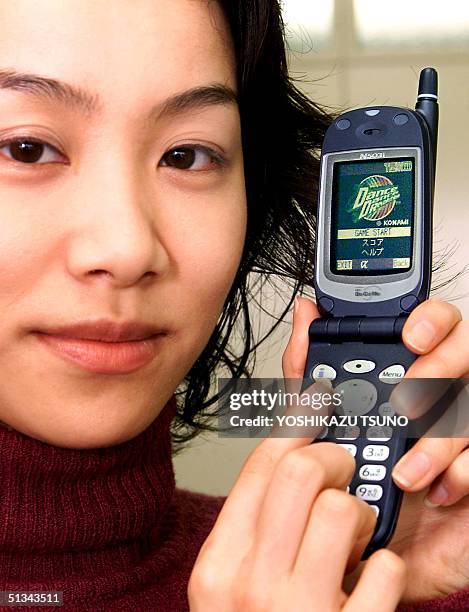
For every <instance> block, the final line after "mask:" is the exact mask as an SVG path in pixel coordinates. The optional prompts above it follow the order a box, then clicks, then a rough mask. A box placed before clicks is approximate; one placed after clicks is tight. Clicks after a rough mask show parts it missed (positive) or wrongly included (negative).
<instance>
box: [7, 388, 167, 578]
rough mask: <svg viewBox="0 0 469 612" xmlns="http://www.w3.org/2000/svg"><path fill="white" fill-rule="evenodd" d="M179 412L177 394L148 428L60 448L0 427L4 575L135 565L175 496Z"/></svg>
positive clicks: (57, 574) (81, 573) (58, 574)
mask: <svg viewBox="0 0 469 612" xmlns="http://www.w3.org/2000/svg"><path fill="white" fill-rule="evenodd" d="M175 413H176V399H175V397H174V396H173V397H172V398H171V399H170V400H169V401H168V403H167V404H166V406H165V407H164V408H163V410H162V411H161V413H160V414H159V416H158V417H157V418H156V419H155V420H154V421H153V423H151V425H150V426H149V427H148V428H147V429H146V430H145V431H143V432H141V433H140V434H139V435H138V436H136V437H135V438H133V439H131V440H128V441H126V442H123V443H121V444H118V445H116V446H111V447H107V448H99V449H68V448H60V447H56V446H52V445H49V444H46V443H44V442H41V441H39V440H37V439H34V438H31V437H29V436H26V435H24V434H22V433H20V432H17V431H16V430H13V429H9V428H6V427H0V483H1V492H0V516H1V520H0V574H1V576H2V579H3V580H6V581H9V582H10V583H12V582H21V583H23V582H29V581H33V582H41V581H46V580H47V579H50V577H51V576H54V578H56V579H59V580H60V579H61V578H62V577H63V578H65V577H70V576H76V577H77V578H78V577H83V578H84V577H86V576H92V575H93V573H94V572H95V571H97V570H98V568H100V569H101V571H102V568H103V566H104V567H108V568H109V570H110V571H120V570H126V569H128V568H131V567H135V565H136V564H137V563H138V562H139V561H140V560H141V559H142V557H143V556H144V555H145V551H146V550H147V549H148V547H149V546H151V545H152V543H153V542H154V541H155V539H157V538H158V530H159V526H160V524H161V522H162V519H163V518H164V516H165V514H166V512H167V510H168V508H169V506H170V503H171V500H172V498H173V493H174V490H175V479H174V471H173V465H172V458H171V437H170V424H171V421H172V419H173V417H174V415H175ZM3 580H2V582H3Z"/></svg>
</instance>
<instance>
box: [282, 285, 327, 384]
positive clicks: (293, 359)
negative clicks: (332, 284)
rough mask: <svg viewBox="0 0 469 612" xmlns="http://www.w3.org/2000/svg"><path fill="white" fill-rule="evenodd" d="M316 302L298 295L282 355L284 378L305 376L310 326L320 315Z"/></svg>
mask: <svg viewBox="0 0 469 612" xmlns="http://www.w3.org/2000/svg"><path fill="white" fill-rule="evenodd" d="M319 316H320V315H319V311H318V309H317V306H316V304H315V303H314V302H313V301H312V300H309V299H308V298H304V297H303V298H301V297H297V298H296V300H295V308H294V309H293V328H292V332H291V335H290V339H289V341H288V344H287V346H286V348H285V352H284V353H283V357H282V369H283V376H284V378H287V379H288V378H303V374H304V371H305V366H306V357H307V355H308V347H309V334H308V331H309V326H310V324H311V321H313V319H317V318H318V317H319Z"/></svg>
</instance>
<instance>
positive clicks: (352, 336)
mask: <svg viewBox="0 0 469 612" xmlns="http://www.w3.org/2000/svg"><path fill="white" fill-rule="evenodd" d="M407 317H408V315H400V316H398V317H355V316H346V317H322V318H318V319H314V321H312V322H311V324H310V326H309V337H310V340H312V341H314V340H319V341H321V342H331V343H341V342H384V343H395V342H399V341H401V338H402V336H401V334H402V328H403V327H404V323H405V322H406V320H407Z"/></svg>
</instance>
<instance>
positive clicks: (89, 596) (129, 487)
mask: <svg viewBox="0 0 469 612" xmlns="http://www.w3.org/2000/svg"><path fill="white" fill-rule="evenodd" d="M175 410H176V401H175V398H174V397H173V398H172V399H171V400H170V401H169V402H168V403H167V404H166V406H165V407H164V409H163V411H162V412H161V414H160V415H159V416H158V418H157V419H155V421H154V422H153V423H152V424H151V425H150V426H149V427H148V428H147V429H146V430H145V431H143V432H142V433H141V434H139V435H138V436H137V437H135V438H133V439H132V440H129V441H127V442H124V443H122V444H119V445H117V446H112V447H108V448H102V449H83V450H80V449H64V448H59V447H55V446H52V445H49V444H45V443H43V442H41V441H39V440H36V439H34V438H31V437H28V436H25V435H23V434H21V433H19V432H17V431H15V430H12V429H10V428H7V427H0V483H1V490H0V590H3V591H5V590H10V591H63V606H62V607H59V608H57V607H51V606H41V608H40V609H41V610H57V609H62V610H64V611H65V610H66V611H73V612H78V611H80V612H81V611H87V610H90V611H91V610H93V612H113V611H114V610H122V611H124V610H128V611H132V612H135V611H139V612H145V611H149V612H150V611H155V612H182V611H187V610H188V603H187V594H186V589H187V582H188V580H189V576H190V573H191V571H192V567H193V564H194V562H195V559H196V557H197V554H198V552H199V550H200V547H201V545H202V543H203V542H204V540H205V538H206V537H207V536H208V534H209V532H210V530H211V528H212V526H213V523H214V522H215V519H216V517H217V514H218V512H219V511H220V508H221V506H222V504H223V501H224V499H225V498H223V497H212V496H208V495H203V494H200V493H193V492H190V491H185V490H181V489H178V488H176V487H175V479H174V471H173V465H172V459H171V441H170V423H171V420H172V418H173V417H174V414H175ZM240 520H242V519H241V518H240ZM33 608H34V606H33ZM33 608H32V607H23V606H21V607H20V608H19V609H21V610H23V609H24V610H26V609H33ZM0 609H1V610H11V609H12V608H11V607H3V606H0ZM36 609H39V608H37V607H36ZM406 609H407V608H406ZM413 609H415V610H419V611H420V612H431V611H434V610H469V591H467V592H465V593H456V594H454V595H452V596H450V597H448V598H446V599H444V600H439V601H438V600H435V601H432V602H427V603H425V604H422V605H421V606H419V607H417V608H413ZM207 612H212V611H209V610H207ZM217 612H218V611H217ZM220 612H221V611H220Z"/></svg>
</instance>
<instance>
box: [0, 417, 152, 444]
mask: <svg viewBox="0 0 469 612" xmlns="http://www.w3.org/2000/svg"><path fill="white" fill-rule="evenodd" d="M153 419H154V415H152V416H151V417H147V419H141V418H140V419H139V418H138V417H137V416H135V417H134V418H133V419H130V418H125V419H122V418H121V419H116V418H114V419H113V418H107V419H106V420H103V419H98V418H94V419H93V418H92V417H87V418H86V419H84V418H82V419H80V418H69V419H66V418H64V415H63V413H61V414H60V415H56V416H55V417H54V416H53V415H44V418H43V419H41V421H40V422H35V423H31V422H28V421H26V420H25V419H21V418H18V416H16V417H15V418H8V417H2V416H1V415H0V422H1V426H2V428H6V429H10V430H15V431H17V432H20V433H21V434H23V435H26V436H28V437H30V438H35V439H36V440H39V441H41V442H44V443H45V444H49V445H52V446H58V447H61V448H74V449H87V448H88V449H91V448H105V447H108V446H115V445H117V444H121V443H122V442H126V441H127V440H130V439H132V438H134V437H135V436H137V435H138V434H140V433H141V432H142V431H144V429H146V428H147V427H148V425H149V424H150V423H151V422H152V420H153ZM147 420H148V422H147Z"/></svg>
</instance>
